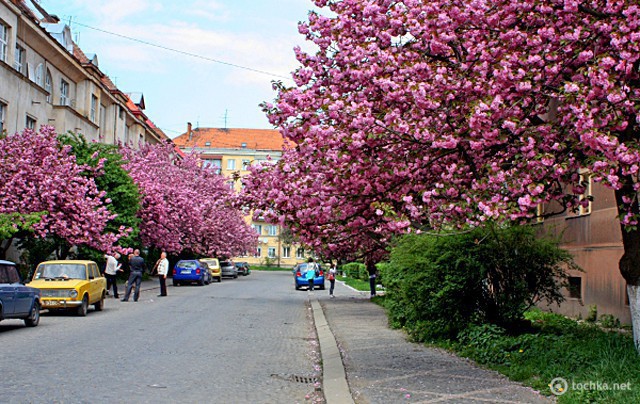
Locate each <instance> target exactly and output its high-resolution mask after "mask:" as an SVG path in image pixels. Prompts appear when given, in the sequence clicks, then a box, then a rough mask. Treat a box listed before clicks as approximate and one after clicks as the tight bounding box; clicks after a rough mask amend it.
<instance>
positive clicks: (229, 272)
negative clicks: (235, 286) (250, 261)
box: [220, 260, 238, 278]
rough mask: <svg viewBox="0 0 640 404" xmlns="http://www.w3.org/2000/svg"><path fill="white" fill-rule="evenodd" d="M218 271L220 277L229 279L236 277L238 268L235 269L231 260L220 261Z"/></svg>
mask: <svg viewBox="0 0 640 404" xmlns="http://www.w3.org/2000/svg"><path fill="white" fill-rule="evenodd" d="M220 271H221V273H222V276H228V277H231V278H237V277H238V268H236V264H235V263H234V262H233V261H231V260H229V261H220Z"/></svg>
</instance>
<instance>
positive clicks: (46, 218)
mask: <svg viewBox="0 0 640 404" xmlns="http://www.w3.org/2000/svg"><path fill="white" fill-rule="evenodd" d="M56 136H57V135H56V133H55V131H54V128H52V127H48V126H43V127H42V128H41V130H40V131H39V132H35V131H33V130H29V129H25V130H24V131H23V132H22V133H16V134H15V135H11V136H7V137H5V138H2V139H0V201H2V203H0V215H9V216H10V217H11V215H16V214H17V215H19V216H21V217H24V218H30V217H31V218H34V217H35V216H39V219H37V220H33V219H30V220H28V221H24V220H22V221H21V223H20V226H19V227H21V228H19V227H15V228H14V229H15V230H17V231H15V232H12V233H13V234H11V237H9V238H6V239H4V240H2V249H0V252H1V253H2V254H3V255H4V254H5V253H6V251H7V249H8V247H9V246H10V245H11V241H12V239H13V238H14V237H18V238H21V239H23V240H24V239H28V238H31V237H35V238H50V237H52V238H60V239H63V240H65V241H66V242H67V243H68V244H67V245H68V248H66V249H65V251H62V252H58V255H59V256H60V257H61V258H64V256H65V255H66V253H68V250H69V249H70V248H71V247H73V246H81V245H85V246H89V247H91V248H95V249H98V250H100V251H105V252H109V251H112V250H113V248H114V243H116V241H117V240H118V239H119V238H120V237H121V236H122V235H123V234H125V233H126V230H125V229H124V228H120V229H118V230H119V231H118V233H115V232H109V231H105V228H106V226H107V223H108V222H109V221H111V220H113V219H114V218H115V215H114V214H112V213H110V212H109V210H108V209H107V207H106V204H108V203H109V200H108V199H106V198H105V194H104V192H101V191H99V190H98V188H97V187H96V184H95V182H94V180H93V178H91V177H89V176H86V175H84V173H85V172H86V171H87V170H93V169H92V168H90V167H86V166H83V165H80V164H77V163H76V159H75V156H73V155H72V154H71V153H70V151H69V147H66V146H61V145H60V143H59V142H58V140H57V138H56ZM34 215H35V216H34ZM25 223H26V224H27V226H26V227H27V228H25Z"/></svg>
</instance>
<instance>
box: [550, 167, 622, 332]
mask: <svg viewBox="0 0 640 404" xmlns="http://www.w3.org/2000/svg"><path fill="white" fill-rule="evenodd" d="M581 177H582V178H581V182H583V183H584V184H586V185H587V191H586V195H591V196H592V197H593V201H591V202H590V203H589V205H588V206H587V207H580V208H579V209H578V210H577V211H576V212H562V213H560V214H557V215H554V216H551V217H549V218H547V219H545V220H544V221H541V222H540V225H541V231H543V232H547V233H551V234H555V235H558V236H560V237H561V240H562V241H563V243H562V247H563V248H565V249H566V250H568V251H569V252H571V254H572V255H573V257H574V260H575V262H576V263H577V264H578V265H579V266H580V267H581V268H582V270H583V271H582V272H581V271H572V272H571V273H570V274H569V288H567V289H566V290H564V292H563V294H564V296H565V297H566V301H565V302H564V303H562V304H561V305H560V306H555V305H554V306H551V307H549V306H544V308H545V309H550V310H552V311H554V312H559V313H562V314H565V315H568V316H571V317H582V318H586V317H587V316H588V315H589V311H590V310H591V308H592V307H593V306H595V307H596V308H597V311H598V314H599V315H602V314H610V315H613V316H615V317H616V318H618V319H619V320H620V321H622V322H623V323H630V322H631V313H630V311H629V299H628V295H627V287H626V286H627V285H626V281H625V280H624V278H623V277H622V275H620V270H619V267H618V261H619V260H620V258H621V257H622V254H623V252H624V250H623V246H622V233H621V229H620V221H619V219H618V211H617V208H616V202H615V196H614V193H613V191H612V190H611V189H609V188H606V187H604V186H603V185H600V184H594V183H593V181H592V179H591V177H590V175H589V174H588V173H584V174H582V175H581ZM554 209H555V210H556V211H557V210H558V207H554V206H546V207H545V209H544V210H545V212H546V213H551V212H554Z"/></svg>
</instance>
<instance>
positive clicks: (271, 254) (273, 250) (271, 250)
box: [267, 247, 276, 258]
mask: <svg viewBox="0 0 640 404" xmlns="http://www.w3.org/2000/svg"><path fill="white" fill-rule="evenodd" d="M267 254H268V255H269V258H275V257H276V248H275V247H269V249H268V250H267Z"/></svg>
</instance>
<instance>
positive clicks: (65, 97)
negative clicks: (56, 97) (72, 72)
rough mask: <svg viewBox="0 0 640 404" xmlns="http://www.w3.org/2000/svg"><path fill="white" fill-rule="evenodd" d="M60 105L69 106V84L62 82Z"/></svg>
mask: <svg viewBox="0 0 640 404" xmlns="http://www.w3.org/2000/svg"><path fill="white" fill-rule="evenodd" d="M60 105H69V83H67V82H66V81H64V79H61V80H60Z"/></svg>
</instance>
